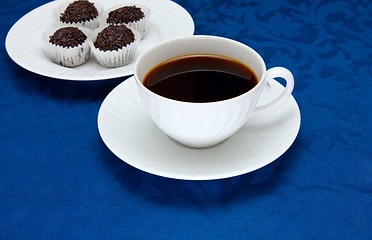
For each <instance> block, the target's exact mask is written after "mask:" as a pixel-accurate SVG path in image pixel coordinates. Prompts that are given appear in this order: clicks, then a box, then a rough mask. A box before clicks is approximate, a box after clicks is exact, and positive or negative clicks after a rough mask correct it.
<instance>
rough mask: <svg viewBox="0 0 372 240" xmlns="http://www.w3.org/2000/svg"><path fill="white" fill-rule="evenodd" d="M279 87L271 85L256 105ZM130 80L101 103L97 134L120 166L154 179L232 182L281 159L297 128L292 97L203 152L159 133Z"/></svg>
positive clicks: (278, 90)
mask: <svg viewBox="0 0 372 240" xmlns="http://www.w3.org/2000/svg"><path fill="white" fill-rule="evenodd" d="M283 89H284V87H283V86H282V85H281V84H279V83H278V82H276V81H272V83H271V90H270V91H268V93H266V96H263V97H262V100H260V104H263V103H264V102H266V101H270V99H273V98H274V97H275V96H277V95H278V94H280V93H281V92H282V91H283ZM139 101H140V100H139V98H138V95H137V89H136V86H135V82H134V78H133V77H131V78H129V79H128V80H126V81H124V82H123V83H121V84H120V85H118V86H117V87H116V88H115V89H114V90H112V92H111V93H110V94H109V95H108V96H107V97H106V98H105V100H104V101H103V103H102V106H101V108H100V110H99V114H98V129H99V133H100V134H101V137H102V139H103V141H104V143H105V144H106V146H107V147H108V148H109V149H110V150H111V151H112V152H113V153H114V154H115V155H116V156H117V157H119V158H120V159H122V160H123V161H124V162H126V163H128V164H129V165H132V166H133V167H136V168H138V169H141V170H143V171H145V172H148V173H152V174H155V175H159V176H163V177H168V178H175V179H187V180H211V179H221V178H227V177H233V176H237V175H241V174H244V173H248V172H251V171H254V170H256V169H258V168H261V167H263V166H265V165H267V164H269V163H271V162H272V161H274V160H276V159H277V158H278V157H279V156H281V155H282V154H283V153H284V152H285V151H286V150H287V149H288V148H289V147H290V146H291V145H292V143H293V141H294V140H295V138H296V136H297V134H298V131H299V128H300V110H299V108H298V106H297V103H296V101H295V99H294V98H293V97H292V96H291V97H290V98H289V99H288V100H287V101H286V102H285V103H283V104H282V105H280V106H279V107H277V108H275V109H274V110H273V111H270V112H267V113H265V114H261V115H259V116H256V117H254V118H251V119H249V120H248V121H247V123H246V124H245V125H244V126H243V127H242V128H241V129H240V130H239V131H238V132H237V133H235V134H234V135H233V136H232V137H230V138H229V139H228V140H226V141H224V142H223V143H221V144H219V145H217V146H214V147H211V148H207V149H193V148H189V147H185V146H183V145H180V144H178V143H176V142H175V141H173V140H172V139H170V138H169V137H168V136H166V135H165V134H164V133H163V132H162V131H161V130H159V129H158V128H157V127H156V126H155V125H154V124H153V122H152V121H151V120H150V118H149V117H148V116H147V114H146V113H145V112H144V110H143V108H142V106H141V104H140V102H139Z"/></svg>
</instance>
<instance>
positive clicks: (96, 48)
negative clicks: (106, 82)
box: [91, 25, 141, 67]
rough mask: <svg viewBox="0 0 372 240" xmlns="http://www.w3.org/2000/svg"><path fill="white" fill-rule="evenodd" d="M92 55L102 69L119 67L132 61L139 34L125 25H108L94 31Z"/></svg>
mask: <svg viewBox="0 0 372 240" xmlns="http://www.w3.org/2000/svg"><path fill="white" fill-rule="evenodd" d="M95 32H96V33H95V34H93V35H95V37H94V36H93V42H91V49H92V53H93V54H94V56H95V59H96V60H97V62H98V63H99V64H100V65H102V66H104V67H121V66H124V65H127V64H129V63H130V62H132V61H133V58H134V54H135V51H136V49H137V45H138V43H139V41H140V39H141V36H140V34H139V33H138V32H137V31H136V30H134V29H131V28H128V27H127V26H125V25H109V26H106V27H101V28H99V29H96V30H95Z"/></svg>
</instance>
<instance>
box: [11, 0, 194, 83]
mask: <svg viewBox="0 0 372 240" xmlns="http://www.w3.org/2000/svg"><path fill="white" fill-rule="evenodd" d="M64 1H65V0H57V1H52V2H50V3H47V4H45V5H42V6H40V7H38V8H36V9H34V10H32V11H31V12H29V13H27V14H26V15H25V16H23V17H22V18H21V19H20V20H18V21H17V22H16V23H15V24H14V25H13V27H12V28H11V29H10V30H9V32H8V35H7V37H6V42H5V46H6V50H7V52H8V54H9V56H10V57H11V58H12V59H13V61H14V62H16V63H17V64H18V65H20V66H21V67H23V68H25V69H27V70H29V71H31V72H34V73H37V74H40V75H43V76H47V77H52V78H58V79H66V80H80V81H82V80H103V79H110V78H116V77H123V76H129V75H131V74H133V66H134V62H135V60H136V59H137V57H138V56H139V55H140V54H141V53H142V52H144V51H145V50H146V49H148V48H149V47H151V46H153V45H154V44H156V43H158V42H161V41H163V40H167V39H171V38H175V37H181V36H190V35H193V33H194V22H193V20H192V18H191V16H190V14H189V13H188V12H187V11H186V10H185V9H184V8H182V7H181V6H180V5H178V4H177V3H175V2H172V1H167V0H151V1H146V0H125V1H122V2H121V3H125V2H129V3H137V4H140V5H143V6H146V7H148V8H149V9H150V11H151V14H150V19H149V31H148V33H147V35H146V37H145V38H144V39H143V40H142V41H141V42H140V44H139V46H138V49H137V51H136V56H135V58H134V61H133V62H132V63H131V64H129V65H126V66H123V67H120V68H105V67H102V66H100V65H99V64H98V63H97V62H96V60H95V59H94V58H90V60H89V61H88V62H87V63H85V64H83V65H81V66H78V67H74V68H66V67H62V66H60V65H57V64H55V63H53V62H51V61H50V60H49V59H48V58H47V57H46V56H45V55H44V53H43V50H42V34H43V33H44V32H45V31H47V30H48V29H50V28H51V27H52V26H53V22H54V18H53V16H52V13H53V10H54V8H56V7H57V6H59V5H60V4H61V3H62V2H64ZM94 1H95V2H97V3H100V4H101V5H102V6H103V7H104V8H105V9H106V8H109V7H111V6H117V4H118V1H117V0H94Z"/></svg>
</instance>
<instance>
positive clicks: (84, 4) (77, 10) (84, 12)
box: [60, 0, 98, 23]
mask: <svg viewBox="0 0 372 240" xmlns="http://www.w3.org/2000/svg"><path fill="white" fill-rule="evenodd" d="M97 16H98V10H97V8H96V7H95V6H94V4H93V3H91V2H89V1H86V0H78V1H75V2H73V3H71V4H69V5H68V6H67V8H66V10H65V11H64V12H63V13H62V14H61V16H60V20H61V22H64V23H79V22H86V21H89V20H92V19H94V18H96V17H97Z"/></svg>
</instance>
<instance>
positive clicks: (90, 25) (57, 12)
mask: <svg viewBox="0 0 372 240" xmlns="http://www.w3.org/2000/svg"><path fill="white" fill-rule="evenodd" d="M73 2H75V1H68V2H64V3H61V4H60V5H59V6H58V7H56V8H55V9H54V11H53V16H54V18H55V21H56V23H57V25H58V26H81V27H86V28H90V29H96V28H98V27H99V25H100V16H101V14H102V12H103V6H102V5H101V4H99V3H96V2H93V1H89V2H91V3H93V4H94V6H95V7H96V9H97V11H98V16H97V17H96V18H94V19H92V20H89V21H83V22H77V23H66V22H62V21H61V20H60V17H61V14H62V13H63V12H64V11H65V10H66V8H67V7H68V5H70V4H71V3H73Z"/></svg>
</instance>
